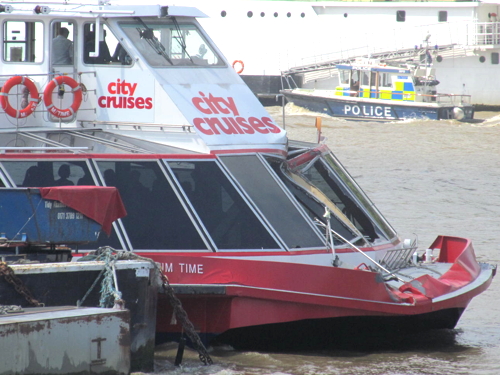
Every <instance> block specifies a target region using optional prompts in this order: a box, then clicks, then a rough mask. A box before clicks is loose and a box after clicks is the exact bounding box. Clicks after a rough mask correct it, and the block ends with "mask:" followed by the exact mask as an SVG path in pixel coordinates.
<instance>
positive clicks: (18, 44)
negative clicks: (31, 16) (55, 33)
mask: <svg viewBox="0 0 500 375" xmlns="http://www.w3.org/2000/svg"><path fill="white" fill-rule="evenodd" d="M3 46H4V47H3V60H4V61H6V62H36V63H39V62H42V61H43V51H44V46H43V23H42V22H24V21H7V22H5V23H4V27H3Z"/></svg>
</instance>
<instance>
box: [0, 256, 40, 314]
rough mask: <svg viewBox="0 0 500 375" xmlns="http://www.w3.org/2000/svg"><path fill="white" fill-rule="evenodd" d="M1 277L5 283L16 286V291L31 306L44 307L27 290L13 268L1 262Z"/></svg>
mask: <svg viewBox="0 0 500 375" xmlns="http://www.w3.org/2000/svg"><path fill="white" fill-rule="evenodd" d="M0 275H2V276H3V277H4V279H5V281H7V282H8V283H10V284H12V285H13V286H14V289H15V290H16V291H17V292H18V293H19V294H21V295H22V296H24V298H25V299H26V301H28V303H29V304H30V305H33V306H42V304H41V303H40V302H38V301H37V300H36V299H35V298H34V297H33V295H32V294H31V292H30V291H29V289H28V288H26V286H25V285H24V283H23V282H22V280H21V279H19V278H18V277H17V276H16V274H15V273H14V271H13V270H12V268H10V267H9V266H8V265H7V263H5V262H0Z"/></svg>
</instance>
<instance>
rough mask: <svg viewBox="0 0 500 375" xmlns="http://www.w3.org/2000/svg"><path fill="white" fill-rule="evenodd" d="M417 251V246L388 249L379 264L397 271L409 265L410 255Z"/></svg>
mask: <svg viewBox="0 0 500 375" xmlns="http://www.w3.org/2000/svg"><path fill="white" fill-rule="evenodd" d="M415 251H417V247H416V246H415V247H405V248H402V249H394V250H388V251H387V252H386V253H385V255H384V257H383V258H382V260H381V261H380V264H382V265H383V266H385V267H386V268H387V269H388V270H390V271H397V270H399V269H402V268H406V267H408V266H411V256H412V255H413V253H414V252H415Z"/></svg>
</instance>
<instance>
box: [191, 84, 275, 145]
mask: <svg viewBox="0 0 500 375" xmlns="http://www.w3.org/2000/svg"><path fill="white" fill-rule="evenodd" d="M199 94H200V96H195V97H194V98H192V99H191V102H192V103H193V105H194V106H195V107H196V108H197V109H198V110H199V111H200V112H201V113H203V114H205V115H207V116H206V117H197V118H195V119H193V124H194V126H195V127H196V129H198V130H199V131H200V132H202V133H203V134H206V135H214V134H221V133H222V134H256V133H260V134H268V133H280V132H281V129H280V128H279V127H278V126H276V125H275V124H274V123H273V120H272V119H271V118H269V117H260V118H259V117H253V116H251V117H243V116H240V112H239V110H238V107H237V106H236V103H235V102H234V99H233V98H232V97H227V98H223V97H220V96H214V95H212V94H208V95H206V94H205V93H203V92H201V91H200V92H199Z"/></svg>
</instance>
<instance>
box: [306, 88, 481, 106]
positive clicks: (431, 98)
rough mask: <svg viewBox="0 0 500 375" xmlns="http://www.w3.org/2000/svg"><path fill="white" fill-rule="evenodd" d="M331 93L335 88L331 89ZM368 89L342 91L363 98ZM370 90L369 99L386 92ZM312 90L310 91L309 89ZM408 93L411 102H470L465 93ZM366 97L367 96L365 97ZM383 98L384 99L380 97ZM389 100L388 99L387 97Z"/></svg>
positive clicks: (461, 103) (455, 103)
mask: <svg viewBox="0 0 500 375" xmlns="http://www.w3.org/2000/svg"><path fill="white" fill-rule="evenodd" d="M331 91H332V92H333V93H334V92H335V91H336V90H331ZM367 91H368V90H359V91H355V90H347V91H343V92H344V93H345V92H347V93H349V95H350V96H351V97H360V98H363V97H365V96H364V94H366V92H367ZM369 91H370V97H369V98H371V99H380V95H381V94H386V93H387V92H385V91H380V90H379V91H377V90H369ZM311 92H312V91H311ZM405 95H408V96H409V97H412V96H413V97H415V100H408V101H411V102H420V103H422V102H423V103H439V104H452V105H463V104H471V103H472V97H471V95H465V94H440V93H436V94H420V93H411V94H405ZM366 98H367V99H368V97H366ZM382 100H385V99H382ZM387 100H389V99H387Z"/></svg>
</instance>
